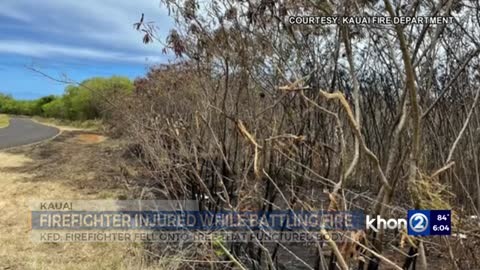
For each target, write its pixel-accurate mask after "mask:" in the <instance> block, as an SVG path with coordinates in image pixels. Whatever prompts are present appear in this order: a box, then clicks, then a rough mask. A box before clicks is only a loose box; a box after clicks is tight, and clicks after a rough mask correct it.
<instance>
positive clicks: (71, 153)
mask: <svg viewBox="0 0 480 270" xmlns="http://www.w3.org/2000/svg"><path fill="white" fill-rule="evenodd" d="M119 149H120V147H119V145H118V143H117V142H115V141H114V140H109V139H107V138H105V137H103V136H98V135H95V134H90V133H85V132H83V131H78V130H73V131H72V130H64V131H63V132H62V134H61V135H60V136H58V137H57V138H55V139H54V140H51V141H47V142H42V143H40V144H37V145H32V146H24V147H20V148H15V149H11V150H7V151H3V152H0V183H1V188H0V213H1V214H0V244H1V245H0V269H22V270H23V269H145V267H142V260H141V259H140V258H142V256H141V254H140V251H139V250H141V249H140V248H136V246H134V245H133V244H128V245H127V244H124V243H123V244H122V243H88V244H87V243H34V242H32V241H31V240H30V227H29V226H30V225H29V222H28V220H29V214H30V212H29V211H30V209H29V206H28V205H29V202H31V201H36V200H48V199H51V200H69V199H70V200H74V199H76V200H88V199H125V198H126V195H125V191H124V190H125V189H124V188H122V187H123V185H122V183H121V181H120V180H119V179H121V178H120V177H119V175H120V174H121V170H119V167H120V166H119V164H118V163H116V162H115V161H116V160H118V159H117V156H119V155H120V154H121V151H119Z"/></svg>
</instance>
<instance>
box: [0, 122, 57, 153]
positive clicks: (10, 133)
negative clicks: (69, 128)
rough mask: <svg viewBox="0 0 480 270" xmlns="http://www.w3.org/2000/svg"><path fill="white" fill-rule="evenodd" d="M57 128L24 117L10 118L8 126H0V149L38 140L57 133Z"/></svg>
mask: <svg viewBox="0 0 480 270" xmlns="http://www.w3.org/2000/svg"><path fill="white" fill-rule="evenodd" d="M59 132H60V131H59V130H58V129H57V128H54V127H49V126H45V125H42V124H38V123H36V122H33V121H32V120H30V119H26V118H11V119H10V126H8V127H6V128H0V149H5V148H10V147H14V146H20V145H25V144H31V143H35V142H39V141H42V140H45V139H49V138H51V137H53V136H55V135H57V134H58V133H59Z"/></svg>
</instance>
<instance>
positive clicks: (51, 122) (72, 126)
mask: <svg viewBox="0 0 480 270" xmlns="http://www.w3.org/2000/svg"><path fill="white" fill-rule="evenodd" d="M32 120H33V121H35V122H37V123H41V124H43V125H47V126H53V127H56V128H58V129H60V130H64V131H76V130H89V131H94V130H99V129H100V127H101V123H100V121H96V120H87V121H69V120H62V119H56V118H45V117H40V116H34V117H32Z"/></svg>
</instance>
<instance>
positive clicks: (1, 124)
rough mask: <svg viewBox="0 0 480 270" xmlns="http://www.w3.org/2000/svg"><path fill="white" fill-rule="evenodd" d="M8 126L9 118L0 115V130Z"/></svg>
mask: <svg viewBox="0 0 480 270" xmlns="http://www.w3.org/2000/svg"><path fill="white" fill-rule="evenodd" d="M8 125H10V117H8V115H5V114H0V128H5V127H8Z"/></svg>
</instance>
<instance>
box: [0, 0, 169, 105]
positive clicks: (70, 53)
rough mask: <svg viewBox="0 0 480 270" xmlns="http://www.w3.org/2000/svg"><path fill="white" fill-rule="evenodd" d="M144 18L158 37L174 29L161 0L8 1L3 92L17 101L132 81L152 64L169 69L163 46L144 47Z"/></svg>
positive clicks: (2, 12) (1, 59)
mask: <svg viewBox="0 0 480 270" xmlns="http://www.w3.org/2000/svg"><path fill="white" fill-rule="evenodd" d="M142 13H145V21H154V22H155V23H156V25H157V27H158V28H159V36H160V37H161V38H162V39H164V37H165V34H166V33H167V32H168V30H169V29H170V28H171V27H172V25H173V23H172V20H171V19H170V18H169V17H168V15H167V10H166V8H165V7H164V6H163V5H161V4H160V0H42V1H32V0H6V1H2V6H1V8H0V33H1V34H0V92H3V93H7V94H11V95H12V96H14V97H15V98H18V99H34V98H38V97H41V96H45V95H49V94H56V95H59V94H62V93H63V89H64V88H65V85H63V84H61V83H57V82H54V81H52V80H49V79H47V78H45V77H43V76H41V75H39V74H36V73H35V72H33V71H30V70H28V69H27V68H25V66H31V67H34V68H36V69H39V70H41V71H42V72H45V73H47V74H49V75H51V76H53V77H58V78H65V77H68V78H70V79H73V80H75V81H82V80H84V79H87V78H90V77H94V76H111V75H123V76H128V77H130V78H131V79H134V78H136V77H138V76H142V75H143V74H145V72H146V70H147V69H148V67H149V66H151V65H152V64H158V63H166V62H167V61H168V59H173V57H171V56H167V55H164V54H162V45H160V44H159V43H153V44H148V45H145V44H143V43H142V34H141V33H139V32H137V31H135V30H134V29H133V23H135V22H137V21H138V20H139V19H140V16H141V14H142Z"/></svg>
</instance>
